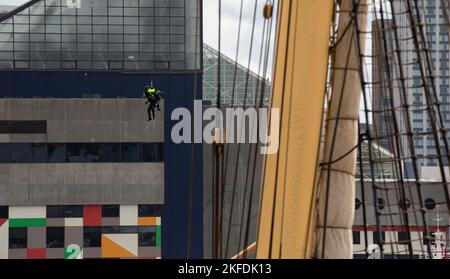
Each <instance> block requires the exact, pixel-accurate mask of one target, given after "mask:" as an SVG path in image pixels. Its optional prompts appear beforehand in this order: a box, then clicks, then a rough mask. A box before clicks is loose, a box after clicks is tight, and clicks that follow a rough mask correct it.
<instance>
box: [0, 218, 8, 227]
mask: <svg viewBox="0 0 450 279" xmlns="http://www.w3.org/2000/svg"><path fill="white" fill-rule="evenodd" d="M6 221H8V219H2V218H0V227H1V226H2V225H3V224H4V223H5V222H6Z"/></svg>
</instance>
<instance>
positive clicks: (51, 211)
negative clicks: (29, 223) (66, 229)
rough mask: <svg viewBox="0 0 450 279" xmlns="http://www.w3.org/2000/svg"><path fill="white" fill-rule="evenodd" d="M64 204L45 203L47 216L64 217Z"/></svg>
mask: <svg viewBox="0 0 450 279" xmlns="http://www.w3.org/2000/svg"><path fill="white" fill-rule="evenodd" d="M64 217H65V216H64V206H62V205H47V218H64Z"/></svg>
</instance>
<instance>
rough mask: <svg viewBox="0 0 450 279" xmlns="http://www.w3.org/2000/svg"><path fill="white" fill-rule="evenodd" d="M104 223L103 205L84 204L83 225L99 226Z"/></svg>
mask: <svg viewBox="0 0 450 279" xmlns="http://www.w3.org/2000/svg"><path fill="white" fill-rule="evenodd" d="M101 225H102V206H101V205H84V206H83V226H85V227H98V226H101Z"/></svg>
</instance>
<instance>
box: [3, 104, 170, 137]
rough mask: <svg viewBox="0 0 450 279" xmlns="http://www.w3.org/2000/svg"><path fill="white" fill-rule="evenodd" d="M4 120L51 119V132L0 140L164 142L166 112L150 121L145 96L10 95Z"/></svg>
mask: <svg viewBox="0 0 450 279" xmlns="http://www.w3.org/2000/svg"><path fill="white" fill-rule="evenodd" d="M161 104H162V107H164V102H163V101H162V102H161ZM0 120H46V121H47V134H0V142H164V116H163V112H159V111H157V115H156V120H155V121H151V122H149V121H147V109H146V105H145V101H144V100H143V99H106V98H104V99H100V98H99V99H53V98H49V99H8V98H6V99H0Z"/></svg>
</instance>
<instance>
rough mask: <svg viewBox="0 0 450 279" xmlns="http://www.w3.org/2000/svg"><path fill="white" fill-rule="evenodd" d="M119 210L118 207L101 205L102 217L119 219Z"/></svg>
mask: <svg viewBox="0 0 450 279" xmlns="http://www.w3.org/2000/svg"><path fill="white" fill-rule="evenodd" d="M119 216H120V209H119V205H103V206H102V217H119Z"/></svg>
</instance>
